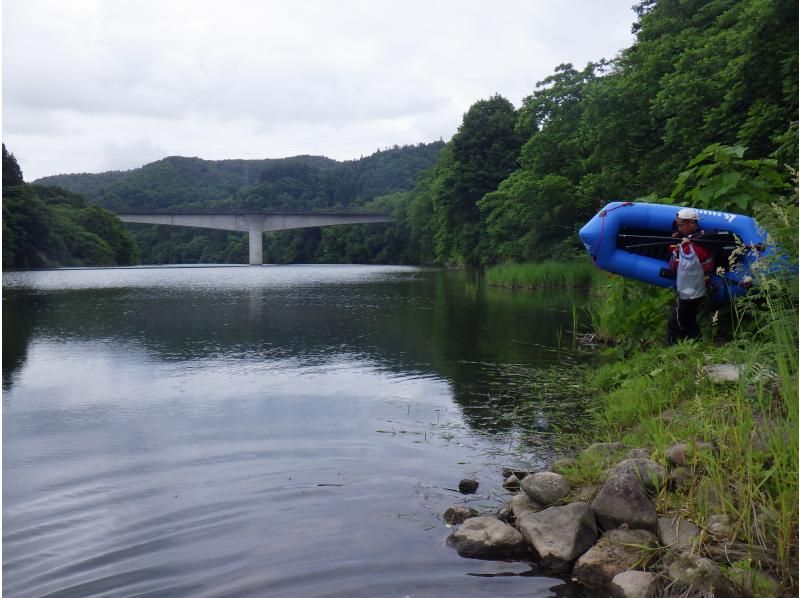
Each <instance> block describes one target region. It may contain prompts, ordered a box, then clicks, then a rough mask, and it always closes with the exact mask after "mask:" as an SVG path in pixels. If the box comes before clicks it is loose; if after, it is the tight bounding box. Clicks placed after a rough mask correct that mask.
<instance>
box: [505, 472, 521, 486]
mask: <svg viewBox="0 0 800 598" xmlns="http://www.w3.org/2000/svg"><path fill="white" fill-rule="evenodd" d="M503 488H505V489H507V490H519V478H518V477H517V476H515V475H514V474H513V473H512V474H511V475H510V476H508V477H507V478H506V479H505V480H503Z"/></svg>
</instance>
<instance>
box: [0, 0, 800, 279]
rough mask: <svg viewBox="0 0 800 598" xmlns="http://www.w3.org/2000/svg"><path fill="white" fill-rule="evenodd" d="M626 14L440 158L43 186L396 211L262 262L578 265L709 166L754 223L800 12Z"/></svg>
mask: <svg viewBox="0 0 800 598" xmlns="http://www.w3.org/2000/svg"><path fill="white" fill-rule="evenodd" d="M633 8H634V12H635V17H636V20H635V22H634V23H633V25H632V27H633V31H634V33H635V36H636V37H635V41H634V42H633V44H632V45H631V46H630V47H628V48H625V49H623V50H621V51H620V52H619V54H618V55H617V56H616V57H614V58H613V59H610V60H606V59H603V60H599V61H598V62H592V63H589V64H587V65H585V66H584V67H582V68H576V67H575V66H573V65H572V64H561V65H558V66H557V67H556V68H555V69H554V71H553V73H552V74H551V75H549V76H548V77H546V78H545V79H544V80H542V81H539V82H538V83H537V84H536V86H535V88H534V89H533V90H532V92H531V93H530V95H528V96H527V97H525V98H524V100H523V101H522V103H521V106H520V107H519V108H515V107H514V105H513V104H512V103H511V102H510V101H508V100H507V99H506V98H503V97H501V96H499V95H495V96H493V97H490V98H488V99H482V100H479V101H477V102H476V103H475V104H473V105H472V106H471V107H470V108H469V110H468V111H467V112H466V113H465V115H464V117H463V120H462V123H461V125H460V126H459V128H458V131H457V132H456V133H455V135H454V136H453V138H452V139H451V140H450V141H449V142H447V143H446V144H444V143H441V142H438V143H435V144H419V145H418V146H407V147H403V148H397V147H396V148H392V149H390V150H386V151H381V152H377V153H376V154H373V155H372V156H369V157H367V158H362V159H360V160H355V161H351V162H345V163H339V162H336V161H333V160H329V159H327V158H322V157H314V156H297V157H294V158H286V159H283V160H270V161H257V160H225V161H218V162H211V161H204V160H200V159H198V158H178V157H171V158H166V159H164V160H161V161H159V162H155V163H153V164H149V165H147V166H145V167H143V168H141V169H137V170H135V171H130V172H128V173H104V174H102V175H88V174H86V175H60V176H57V177H48V178H47V179H42V180H40V181H37V182H39V183H43V184H48V185H60V186H62V187H64V188H66V189H69V190H71V191H75V192H80V193H83V194H85V195H86V196H87V197H88V198H90V200H91V201H92V202H94V203H97V204H99V205H101V206H106V207H108V208H111V209H123V208H134V207H135V208H146V209H158V208H165V207H182V208H192V207H215V208H226V207H227V208H231V209H272V210H279V209H331V208H336V209H342V208H343V209H352V210H355V209H364V210H381V211H389V212H391V213H392V214H393V215H394V218H395V221H394V222H393V223H390V224H383V225H352V226H346V227H344V226H343V227H329V228H322V229H301V230H294V231H283V232H278V233H270V234H268V235H267V237H266V239H265V243H264V254H265V255H264V258H265V261H267V262H273V263H292V262H356V263H406V264H448V265H464V266H472V267H485V266H489V265H493V264H497V263H501V262H524V261H540V260H543V259H549V258H552V257H563V256H565V255H572V254H575V253H576V252H578V251H580V246H579V241H578V238H577V235H576V234H575V233H576V231H577V229H578V228H580V226H581V225H582V224H583V223H584V222H585V221H586V220H587V219H588V218H590V217H591V215H592V214H594V213H595V212H596V211H597V210H598V209H599V208H600V207H602V205H604V204H605V203H607V202H608V201H612V200H615V199H637V198H643V199H644V200H656V199H658V198H665V197H668V196H670V195H674V194H677V195H676V196H675V197H673V198H672V200H674V201H693V202H700V203H701V204H702V202H703V201H710V200H709V198H707V197H706V198H703V197H700V196H697V195H696V193H697V191H696V190H694V191H692V190H691V185H689V184H688V182H691V177H692V176H694V175H696V174H697V169H698V168H699V167H700V166H702V164H701V162H702V161H703V160H705V161H706V162H711V163H713V164H715V166H714V167H715V168H718V170H719V172H718V176H716V178H715V179H714V181H715V185H716V188H714V189H712V188H711V187H709V188H706V190H705V191H704V192H705V193H714V194H715V196H714V198H715V202H716V205H718V204H719V201H718V199H719V196H722V195H725V197H726V198H728V199H727V200H726V201H728V203H729V204H730V205H729V207H730V208H731V209H735V210H737V211H744V212H750V211H751V208H752V206H751V205H749V203H748V202H749V201H750V199H748V198H752V197H760V196H759V195H758V194H755V195H753V194H752V193H751V194H749V195H748V194H747V193H745V192H744V191H743V189H744V187H745V186H748V185H749V187H748V190H749V191H753V190H754V189H756V190H757V189H762V190H764V189H766V190H769V187H770V185H771V184H772V183H770V177H771V176H773V175H772V174H770V173H767V174H764V173H763V172H760V171H759V172H756V171H757V170H759V169H763V167H764V165H765V164H767V162H765V160H768V161H769V163H770V164H772V163H773V162H774V164H775V165H777V166H776V168H775V169H777V170H779V171H781V169H783V170H782V171H781V172H779V174H780V175H781V176H783V175H785V174H786V172H787V170H786V168H785V165H788V166H789V167H791V168H794V169H796V168H797V160H798V133H797V118H798V116H797V115H798V68H797V67H798V7H797V4H796V3H795V2H792V1H790V0H645V1H643V2H640V3H639V4H637V5H635V6H634V7H633ZM725 148H729V149H725ZM730 148H733V149H730ZM693 159H694V162H692V160H693ZM758 160H761V162H757V161H758ZM748 169H749V170H748ZM775 169H771V170H775ZM751 171H752V172H751ZM693 173H694V175H693ZM751 175H752V176H751ZM754 176H755V178H753V177H754ZM737 177H738V178H737ZM759 177H760V178H759ZM752 181H756V182H755V183H753V182H752ZM773 182H774V181H773ZM765 185H766V187H765ZM776 185H777V183H776ZM682 188H685V189H684V190H683V191H682V190H681V189H682ZM687 194H688V195H687ZM130 230H131V231H132V235H133V237H134V238H135V240H136V242H137V244H138V246H139V250H140V252H141V256H142V261H144V262H147V263H177V262H189V263H191V262H244V261H246V256H247V241H246V237H245V235H244V234H236V233H226V232H224V231H222V232H221V231H198V230H184V229H178V228H172V229H170V228H168V227H152V226H141V225H140V226H132V227H131V228H130ZM4 251H5V250H4Z"/></svg>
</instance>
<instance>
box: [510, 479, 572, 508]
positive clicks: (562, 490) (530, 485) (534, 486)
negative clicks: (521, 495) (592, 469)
mask: <svg viewBox="0 0 800 598" xmlns="http://www.w3.org/2000/svg"><path fill="white" fill-rule="evenodd" d="M522 490H523V491H524V492H525V494H527V495H528V496H530V497H531V498H532V499H533V500H534V501H536V502H537V503H539V504H541V505H544V506H549V505H552V504H554V503H557V502H558V501H560V500H562V499H563V498H564V497H566V496H567V494H569V492H570V490H571V486H570V484H569V481H568V480H567V478H565V477H564V476H562V475H561V474H558V473H554V472H552V471H542V472H539V473H534V474H531V475H529V476H525V478H524V479H523V480H522Z"/></svg>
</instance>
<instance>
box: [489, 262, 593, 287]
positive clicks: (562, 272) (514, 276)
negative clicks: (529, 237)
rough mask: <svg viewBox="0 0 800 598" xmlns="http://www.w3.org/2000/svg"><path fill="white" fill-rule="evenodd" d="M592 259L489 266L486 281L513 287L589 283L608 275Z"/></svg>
mask: <svg viewBox="0 0 800 598" xmlns="http://www.w3.org/2000/svg"><path fill="white" fill-rule="evenodd" d="M604 276H605V275H604V274H603V273H602V272H601V271H600V270H598V269H597V268H596V267H595V266H594V265H593V264H592V263H591V262H590V261H589V260H585V259H584V260H573V261H565V262H543V263H536V264H532V263H528V264H514V263H507V264H500V265H498V266H492V267H491V268H489V269H487V270H486V284H489V285H493V286H505V287H511V288H526V289H536V288H548V287H589V286H591V285H592V283H594V282H596V281H598V280H601V279H603V278H604Z"/></svg>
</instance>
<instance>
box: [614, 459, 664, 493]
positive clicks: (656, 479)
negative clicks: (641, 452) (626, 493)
mask: <svg viewBox="0 0 800 598" xmlns="http://www.w3.org/2000/svg"><path fill="white" fill-rule="evenodd" d="M614 473H615V474H631V475H633V476H635V477H636V478H638V479H639V481H640V482H641V483H642V486H644V489H645V490H647V491H648V492H652V493H657V492H658V491H659V490H660V489H661V488H663V487H664V485H665V484H666V482H667V470H666V469H664V467H663V466H662V465H661V464H660V463H656V462H655V461H652V460H650V459H625V460H624V461H621V462H620V463H618V464H617V466H616V467H615V468H614Z"/></svg>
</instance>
